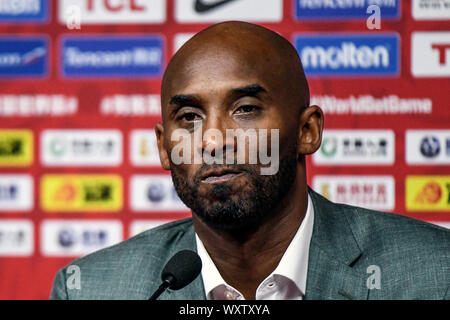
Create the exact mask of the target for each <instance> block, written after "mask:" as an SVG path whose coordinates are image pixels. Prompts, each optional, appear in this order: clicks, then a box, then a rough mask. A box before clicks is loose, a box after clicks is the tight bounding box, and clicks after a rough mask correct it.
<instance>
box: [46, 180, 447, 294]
mask: <svg viewBox="0 0 450 320" xmlns="http://www.w3.org/2000/svg"><path fill="white" fill-rule="evenodd" d="M309 192H310V196H311V199H312V203H313V205H314V229H313V235H312V239H311V245H310V252H309V262H308V273H307V283H306V295H305V299H450V289H449V287H450V231H449V230H447V229H444V228H440V227H437V226H434V225H431V224H427V223H424V222H421V221H418V220H414V219H411V218H407V217H403V216H400V215H396V214H389V213H383V212H377V211H371V210H367V209H362V208H357V207H352V206H348V205H342V204H335V203H332V202H330V201H328V200H327V199H325V198H323V197H322V196H320V195H318V194H317V193H315V192H314V191H312V190H311V189H310V190H309ZM183 249H190V250H194V251H196V242H195V233H194V227H193V224H192V219H185V220H180V221H176V222H173V223H170V224H166V225H163V226H160V227H158V228H155V229H152V230H149V231H146V232H143V233H141V234H139V235H137V236H135V237H133V238H130V239H128V240H126V241H123V242H121V243H119V244H117V245H115V246H112V247H109V248H106V249H103V250H100V251H97V252H95V253H92V254H90V255H87V256H85V257H82V258H80V259H77V260H75V261H73V262H72V263H71V264H70V265H76V266H78V267H79V271H80V274H79V275H80V279H81V282H80V283H79V286H74V285H70V282H71V281H72V280H73V279H72V278H71V275H72V271H71V272H70V273H69V272H67V271H68V269H67V268H68V267H69V266H70V265H69V266H66V267H65V268H62V269H61V270H60V271H59V272H58V273H57V275H56V278H55V281H54V285H53V289H52V292H51V296H50V298H51V299H148V297H149V296H150V295H151V294H152V293H153V292H154V291H155V290H156V289H157V288H158V286H159V284H160V279H161V276H160V275H161V271H162V269H163V267H164V265H165V264H166V262H167V261H168V260H169V259H170V258H171V257H172V256H173V255H174V254H175V253H176V252H178V251H180V250H183ZM68 283H69V285H67V284H68ZM72 284H73V283H72ZM160 299H186V300H198V299H205V292H204V287H203V281H202V277H201V276H199V277H197V278H196V279H195V280H194V281H193V282H192V283H191V284H189V285H188V286H186V287H185V288H183V289H181V290H178V291H171V290H168V291H166V292H165V293H163V294H162V295H161V297H160Z"/></svg>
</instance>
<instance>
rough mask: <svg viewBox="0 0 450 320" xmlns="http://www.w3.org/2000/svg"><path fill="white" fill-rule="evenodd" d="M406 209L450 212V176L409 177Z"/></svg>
mask: <svg viewBox="0 0 450 320" xmlns="http://www.w3.org/2000/svg"><path fill="white" fill-rule="evenodd" d="M406 209H407V210H409V211H450V176H408V177H407V178H406Z"/></svg>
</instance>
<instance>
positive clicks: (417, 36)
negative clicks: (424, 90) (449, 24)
mask: <svg viewBox="0 0 450 320" xmlns="http://www.w3.org/2000/svg"><path fill="white" fill-rule="evenodd" d="M411 72H412V74H413V75H414V76H415V77H448V76H450V32H414V33H413V34H412V59H411Z"/></svg>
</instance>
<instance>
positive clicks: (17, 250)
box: [0, 219, 34, 257]
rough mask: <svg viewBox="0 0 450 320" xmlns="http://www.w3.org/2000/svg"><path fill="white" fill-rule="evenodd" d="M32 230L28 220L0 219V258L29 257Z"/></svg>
mask: <svg viewBox="0 0 450 320" xmlns="http://www.w3.org/2000/svg"><path fill="white" fill-rule="evenodd" d="M33 251H34V228H33V222H31V221H30V220H18V219H17V220H16V219H0V257H2V256H17V257H23V256H31V255H32V254H33Z"/></svg>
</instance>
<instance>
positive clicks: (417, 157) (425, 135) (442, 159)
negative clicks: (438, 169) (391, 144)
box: [406, 130, 450, 165]
mask: <svg viewBox="0 0 450 320" xmlns="http://www.w3.org/2000/svg"><path fill="white" fill-rule="evenodd" d="M406 162H407V163H408V164H419V165H450V130H407V131H406Z"/></svg>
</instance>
